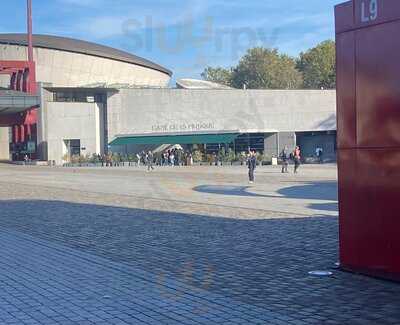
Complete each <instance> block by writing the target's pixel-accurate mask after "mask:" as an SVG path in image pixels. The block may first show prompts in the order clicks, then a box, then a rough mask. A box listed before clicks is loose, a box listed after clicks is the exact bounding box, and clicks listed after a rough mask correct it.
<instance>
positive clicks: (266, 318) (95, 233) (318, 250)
mask: <svg viewBox="0 0 400 325" xmlns="http://www.w3.org/2000/svg"><path fill="white" fill-rule="evenodd" d="M0 211H1V217H0V226H1V227H2V228H3V229H7V230H8V231H17V232H20V233H24V234H27V235H30V236H33V237H34V238H38V240H39V239H40V240H44V241H45V242H46V243H49V244H48V245H50V246H51V245H62V247H69V248H70V249H72V251H73V252H79V254H88V256H93V257H92V258H94V256H96V258H98V259H100V258H102V262H100V264H101V265H102V267H104V268H109V267H111V268H112V270H118V272H120V271H121V270H123V269H124V268H125V267H132V268H134V269H135V270H136V271H135V272H137V273H135V272H131V277H132V278H130V280H129V281H132V282H131V283H132V284H133V285H132V286H131V287H130V289H129V290H131V291H130V292H132V287H134V288H135V289H134V290H138V292H139V294H138V296H136V300H135V299H133V298H131V296H129V297H128V298H125V299H126V301H128V302H129V303H130V305H129V306H130V307H127V308H128V309H129V308H132V310H135V308H139V307H138V306H136V302H137V301H145V300H146V299H150V298H147V296H146V292H150V293H151V292H153V294H152V295H151V294H150V296H151V299H154V301H153V300H151V299H150V301H151V302H150V305H152V306H153V307H154V308H153V311H154V313H155V314H158V315H161V316H165V315H166V313H165V310H163V309H162V308H161V307H159V306H157V305H156V302H157V301H163V300H165V299H167V300H168V299H172V300H173V301H174V303H173V304H172V306H173V307H171V308H176V309H174V310H176V311H185V309H184V308H183V309H182V308H181V307H182V306H181V305H182V304H186V303H187V299H189V300H190V299H192V296H193V294H194V293H195V294H198V293H199V294H200V297H202V299H205V300H206V301H207V299H208V300H209V297H218V299H219V297H223V298H221V299H222V300H223V302H222V303H221V304H218V303H216V302H215V301H213V300H212V301H211V302H210V304H209V305H207V307H206V308H205V310H203V309H204V308H203V307H202V306H204V303H203V300H202V303H201V304H200V306H201V307H200V310H198V309H199V308H198V305H199V304H197V303H196V304H195V308H197V312H196V313H193V310H191V311H189V312H188V313H187V314H186V315H183V316H182V315H181V318H180V319H178V320H176V319H175V320H174V319H173V320H168V321H167V320H165V319H164V320H163V321H159V324H169V323H174V321H175V322H176V323H184V322H183V319H186V316H187V317H189V315H193V314H196V315H197V316H199V314H200V316H199V317H200V318H201V317H203V316H204V315H203V314H205V313H209V312H210V310H212V311H213V312H215V313H217V314H218V315H219V316H220V317H222V318H224V317H225V318H224V319H227V323H229V324H235V322H236V323H237V324H253V323H254V324H400V302H399V300H398V298H399V297H400V285H398V284H395V283H390V282H385V281H380V280H376V279H371V278H367V277H364V276H359V275H353V274H349V273H342V272H339V271H334V276H333V277H330V278H323V279H321V278H314V277H310V276H308V275H307V272H308V271H309V270H314V269H330V268H331V267H332V266H333V265H334V263H335V262H336V261H337V251H336V250H337V244H338V240H337V219H336V218H335V217H318V218H294V219H291V218H281V219H268V218H266V219H265V220H238V219H233V218H213V217H206V216H200V215H190V214H178V213H171V212H159V211H152V210H141V209H128V208H114V207H109V206H100V205H89V204H88V205H85V204H74V203H68V202H57V201H33V200H32V201H29V200H28V201H15V200H14V201H0ZM10 250H12V245H11V246H10ZM65 250H67V248H65ZM20 251H23V248H21V249H20ZM20 251H19V252H18V251H17V252H15V253H14V254H12V255H13V256H14V255H15V256H18V254H20V253H21V252H20ZM59 251H60V252H61V253H63V252H64V250H63V249H60V250H59ZM61 253H60V254H61ZM36 254H39V255H40V258H38V259H39V261H40V259H41V258H42V257H43V258H44V257H46V254H47V253H46V252H42V251H41V249H39V248H38V249H37V251H36ZM68 254H69V253H68ZM71 254H72V253H71ZM55 260H57V258H56V259H55ZM32 263H33V261H32ZM41 263H42V264H41V265H46V263H48V267H50V268H52V267H53V265H52V263H51V262H50V260H47V261H41ZM76 263H78V262H76V261H74V259H73V258H72V257H71V256H69V255H68V257H65V260H64V262H61V265H63V266H67V265H69V266H73V265H74V264H76ZM114 263H116V264H118V266H117V267H113V266H112V265H114ZM18 265H19V267H20V268H21V269H24V268H25V266H24V259H23V260H21V264H18ZM79 265H80V266H79ZM38 267H39V268H40V266H39V265H38ZM54 267H55V268H56V267H57V266H56V265H55V266H54ZM11 269H13V268H11ZM11 269H9V270H8V272H3V271H2V276H7V274H9V271H10V270H11ZM17 269H19V268H18V267H17ZM73 269H75V270H78V269H79V273H78V274H76V277H77V279H81V278H82V279H87V281H89V282H87V283H86V284H85V282H82V285H83V287H82V289H83V291H82V292H83V293H82V294H83V296H82V297H81V298H82V299H88V295H89V297H90V295H91V293H90V290H91V287H94V288H98V290H99V292H98V293H99V295H98V296H102V295H103V296H104V294H103V292H106V294H105V295H111V296H114V294H116V295H118V296H119V294H118V292H119V291H118V290H120V287H121V286H122V287H123V285H121V283H123V281H125V280H124V279H120V280H118V276H117V275H116V274H114V273H112V271H108V272H111V273H110V275H109V276H107V277H106V278H104V280H102V279H101V276H100V274H101V273H99V272H98V271H96V270H95V271H94V270H93V269H92V270H90V267H89V266H85V264H84V263H83V262H82V263H81V264H77V266H76V267H75V268H73ZM45 270H46V268H45ZM138 270H141V271H140V272H144V273H145V275H143V277H142V279H145V280H144V281H145V282H143V283H142V284H143V286H141V281H140V280H139V279H138V275H137V274H140V272H139V271H138ZM53 271H54V270H53ZM121 272H122V271H121ZM29 274H31V276H29V277H28V278H27V281H28V282H26V283H20V281H22V280H23V279H24V277H23V276H22V278H21V275H20V274H17V275H15V276H13V277H12V280H11V282H12V283H14V285H15V286H19V287H20V289H21V293H20V296H21V297H22V296H23V295H24V294H23V292H25V291H29V292H31V290H26V286H27V285H28V283H30V282H32V280H34V279H33V278H32V274H34V272H29ZM39 274H40V272H39ZM26 276H27V275H26ZM98 276H99V277H100V278H99V277H98ZM70 277H73V278H74V277H75V274H74V273H73V271H72V270H71V268H68V271H67V272H66V273H64V277H63V278H61V279H58V280H57V281H61V284H63V283H64V282H66V286H67V287H69V288H70V289H71V288H76V287H78V289H79V286H80V282H79V280H76V279H75V281H76V282H75V283H72V284H70V285H68V281H72V280H71V279H70ZM91 277H93V280H92V281H91V282H90V278H91ZM48 278H49V279H47V280H46V276H43V278H42V281H43V282H44V284H46V281H50V285H49V286H47V287H48V288H51V287H53V285H52V283H51V281H52V279H53V277H51V276H50V277H48ZM88 279H89V280H88ZM110 281H111V283H112V284H110ZM170 281H172V285H171V286H170V285H169V283H170ZM33 282H34V283H37V282H36V281H33ZM105 282H107V286H108V287H107V288H110V290H111V291H112V290H116V291H113V292H111V294H108V293H107V290H104V289H105V288H106V287H104V286H103V285H105V284H104V283H105ZM136 282H137V283H138V287H137V288H136V287H135V284H136ZM12 283H10V285H12ZM39 283H40V281H39ZM176 283H181V284H182V287H179V286H178V285H177V284H176ZM39 286H40V284H39ZM177 286H178V287H177ZM24 288H25V290H24ZM154 288H157V290H158V291H157V290H156V291H154V290H155V289H154ZM171 288H172V289H171ZM170 289H171V290H175V291H174V292H173V294H172V296H171V293H170ZM48 290H50V293H45V296H46V295H47V294H50V295H51V289H48ZM60 290H63V289H62V288H61V289H60ZM71 290H72V289H71ZM95 290H96V289H95ZM152 290H153V291H152ZM135 292H136V291H135ZM57 294H59V292H58V293H57ZM141 295H143V297H144V298H143V299H141V298H140V297H142V296H141ZM62 296H63V295H62V294H61V298H62ZM94 296H96V294H94ZM98 296H96V297H98ZM121 297H123V292H121ZM17 298H18V297H17ZM78 298H79V297H78ZM62 299H64V298H62ZM121 299H122V298H121ZM131 299H132V300H131ZM212 299H214V298H212ZM215 299H217V298H215ZM123 301H125V300H123V299H122V300H118V302H116V304H118V306H119V307H120V306H122V305H123ZM102 303H103V302H102ZM78 304H79V305H81V302H80V301H79V303H78ZM10 305H13V304H12V303H10ZM58 305H59V306H63V305H64V301H62V302H61V303H60V304H58ZM230 305H232V306H235V308H230ZM91 306H92V305H91ZM135 306H136V307H135ZM189 306H191V308H193V305H190V304H189ZM196 306H197V307H196ZM236 306H243V308H244V309H246V308H250V310H251V313H253V314H250V316H251V317H250V316H249V319H246V318H243V317H247V314H246V313H244V311H243V310H242V309H241V307H238V308H236ZM106 307H107V306H106V305H104V303H103V305H99V306H98V308H97V309H96V310H98V311H99V312H104V311H105V310H106V309H105V308H106ZM119 307H118V308H119ZM118 308H117V310H118ZM226 308H230V309H229V310H228V309H226ZM252 308H254V309H252ZM22 310H23V309H22ZM64 311H65V310H59V311H58V312H57V311H56V313H55V314H56V315H57V316H60V317H62V315H63V314H64ZM232 312H233V313H232ZM25 313H26V312H22V314H25ZM22 314H21V315H22ZM78 314H79V313H78ZM139 314H140V315H142V313H140V312H139ZM167 314H168V315H169V313H167ZM53 315H54V314H53ZM145 315H146V314H145ZM202 315H203V316H202ZM131 316H132V315H131ZM197 316H196V317H197ZM21 317H23V316H21ZM215 317H216V316H215ZM222 318H214V319H202V320H201V319H197V320H193V319H191V320H189V323H190V322H192V321H193V322H196V321H199V322H200V323H201V322H203V323H209V324H217V323H218V324H220V323H223V321H222ZM115 319H116V318H113V320H115ZM187 319H189V318H187ZM121 320H122V321H124V319H121ZM125 320H127V321H130V322H133V323H135V321H136V320H137V319H136V318H135V320H133V318H131V319H125ZM68 321H69V320H67V321H66V322H67V323H68ZM164 321H165V322H164ZM95 323H97V322H95ZM138 323H141V321H138Z"/></svg>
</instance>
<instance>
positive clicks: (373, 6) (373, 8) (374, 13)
mask: <svg viewBox="0 0 400 325" xmlns="http://www.w3.org/2000/svg"><path fill="white" fill-rule="evenodd" d="M369 12H370V18H371V20H375V19H376V18H378V0H371V2H370V3H369Z"/></svg>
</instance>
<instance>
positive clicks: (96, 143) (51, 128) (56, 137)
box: [43, 102, 104, 164]
mask: <svg viewBox="0 0 400 325" xmlns="http://www.w3.org/2000/svg"><path fill="white" fill-rule="evenodd" d="M46 106H47V107H46V115H45V116H44V118H43V121H44V122H45V123H46V129H47V130H46V134H47V138H46V139H43V141H44V142H46V143H47V148H48V149H47V151H48V155H47V160H54V161H55V162H56V163H57V164H61V163H62V162H63V161H62V157H63V156H64V155H65V154H66V153H67V147H66V146H65V143H64V140H72V139H80V140H81V148H86V150H85V151H82V152H81V154H82V155H92V154H93V153H96V154H99V153H101V154H102V153H103V150H102V149H103V148H102V147H101V145H102V142H103V141H104V140H102V139H101V137H104V134H103V133H102V131H101V130H102V128H103V127H102V126H101V121H102V117H101V115H102V114H103V112H102V109H103V108H102V106H101V105H99V104H96V103H58V102H48V103H47V104H46Z"/></svg>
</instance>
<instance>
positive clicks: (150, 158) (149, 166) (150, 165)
mask: <svg viewBox="0 0 400 325" xmlns="http://www.w3.org/2000/svg"><path fill="white" fill-rule="evenodd" d="M153 163H154V155H153V153H152V152H151V151H149V152H148V153H147V155H146V164H147V171H150V170H154V167H153Z"/></svg>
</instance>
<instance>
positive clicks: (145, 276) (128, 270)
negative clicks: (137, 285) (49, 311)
mask: <svg viewBox="0 0 400 325" xmlns="http://www.w3.org/2000/svg"><path fill="white" fill-rule="evenodd" d="M0 233H2V236H1V237H0V241H1V240H4V237H6V238H9V237H10V236H12V237H13V238H17V239H18V246H21V247H23V246H24V245H25V244H27V245H29V247H30V248H31V249H34V248H35V249H36V248H37V246H40V247H43V248H44V250H45V251H47V252H48V253H49V251H50V253H49V254H50V255H47V254H46V256H47V258H50V257H54V255H53V256H51V255H52V254H51V251H53V252H54V251H56V252H57V254H56V256H55V257H60V256H61V257H63V258H65V259H68V258H70V257H74V258H75V259H79V260H81V261H84V262H86V263H91V264H92V265H93V264H96V265H98V266H100V267H101V269H102V270H103V271H107V270H113V271H115V272H118V273H119V274H125V275H127V276H129V277H132V278H139V279H141V280H142V281H144V282H147V283H148V284H149V286H153V289H154V288H157V287H159V286H160V284H159V283H157V281H156V280H153V281H152V280H151V279H152V278H153V277H154V278H155V276H154V274H153V273H150V272H148V271H143V270H140V269H138V268H136V267H134V266H131V265H127V264H124V263H120V262H113V261H110V260H108V259H105V258H104V257H99V256H97V255H91V254H88V253H85V252H81V251H76V250H74V249H72V248H69V247H65V246H63V245H60V244H57V243H52V242H47V241H45V240H42V239H38V238H35V237H32V236H30V235H26V234H23V233H20V232H17V231H12V230H9V229H7V228H3V227H0ZM6 240H7V239H6ZM9 240H10V239H9ZM9 240H8V241H9ZM32 243H33V245H32ZM35 246H36V247H35ZM58 262H60V260H59V261H58ZM173 282H174V283H176V284H179V285H178V286H177V285H175V286H169V285H167V281H165V282H163V286H164V287H166V288H168V289H171V291H176V290H177V289H178V291H179V290H183V291H184V294H183V296H182V297H183V298H182V299H187V300H188V301H192V302H194V303H195V302H196V301H197V302H199V301H200V300H202V301H205V302H207V304H209V303H211V304H212V305H213V307H215V306H217V308H219V307H221V309H224V310H227V309H229V310H235V308H236V307H238V306H244V307H246V309H249V310H253V312H257V313H267V314H269V315H271V316H272V317H273V318H275V317H276V318H278V319H279V317H287V318H289V319H290V318H291V317H289V316H287V315H286V314H285V315H283V314H280V313H277V312H273V311H269V310H268V309H266V308H261V307H259V306H253V305H249V304H244V303H242V302H238V301H236V300H234V299H232V298H228V297H225V296H223V295H220V294H215V293H211V292H208V291H207V290H204V289H201V288H196V290H194V289H193V288H192V287H190V286H188V285H187V284H185V283H184V282H182V281H180V280H179V279H176V278H174V279H173ZM193 292H195V293H197V294H193ZM190 297H192V298H190ZM163 299H164V300H171V299H166V298H165V297H161V299H160V300H163ZM193 299H194V300H193ZM172 300H173V299H172ZM173 303H176V304H177V305H180V303H178V302H176V301H174V300H173ZM235 305H236V306H235Z"/></svg>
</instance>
